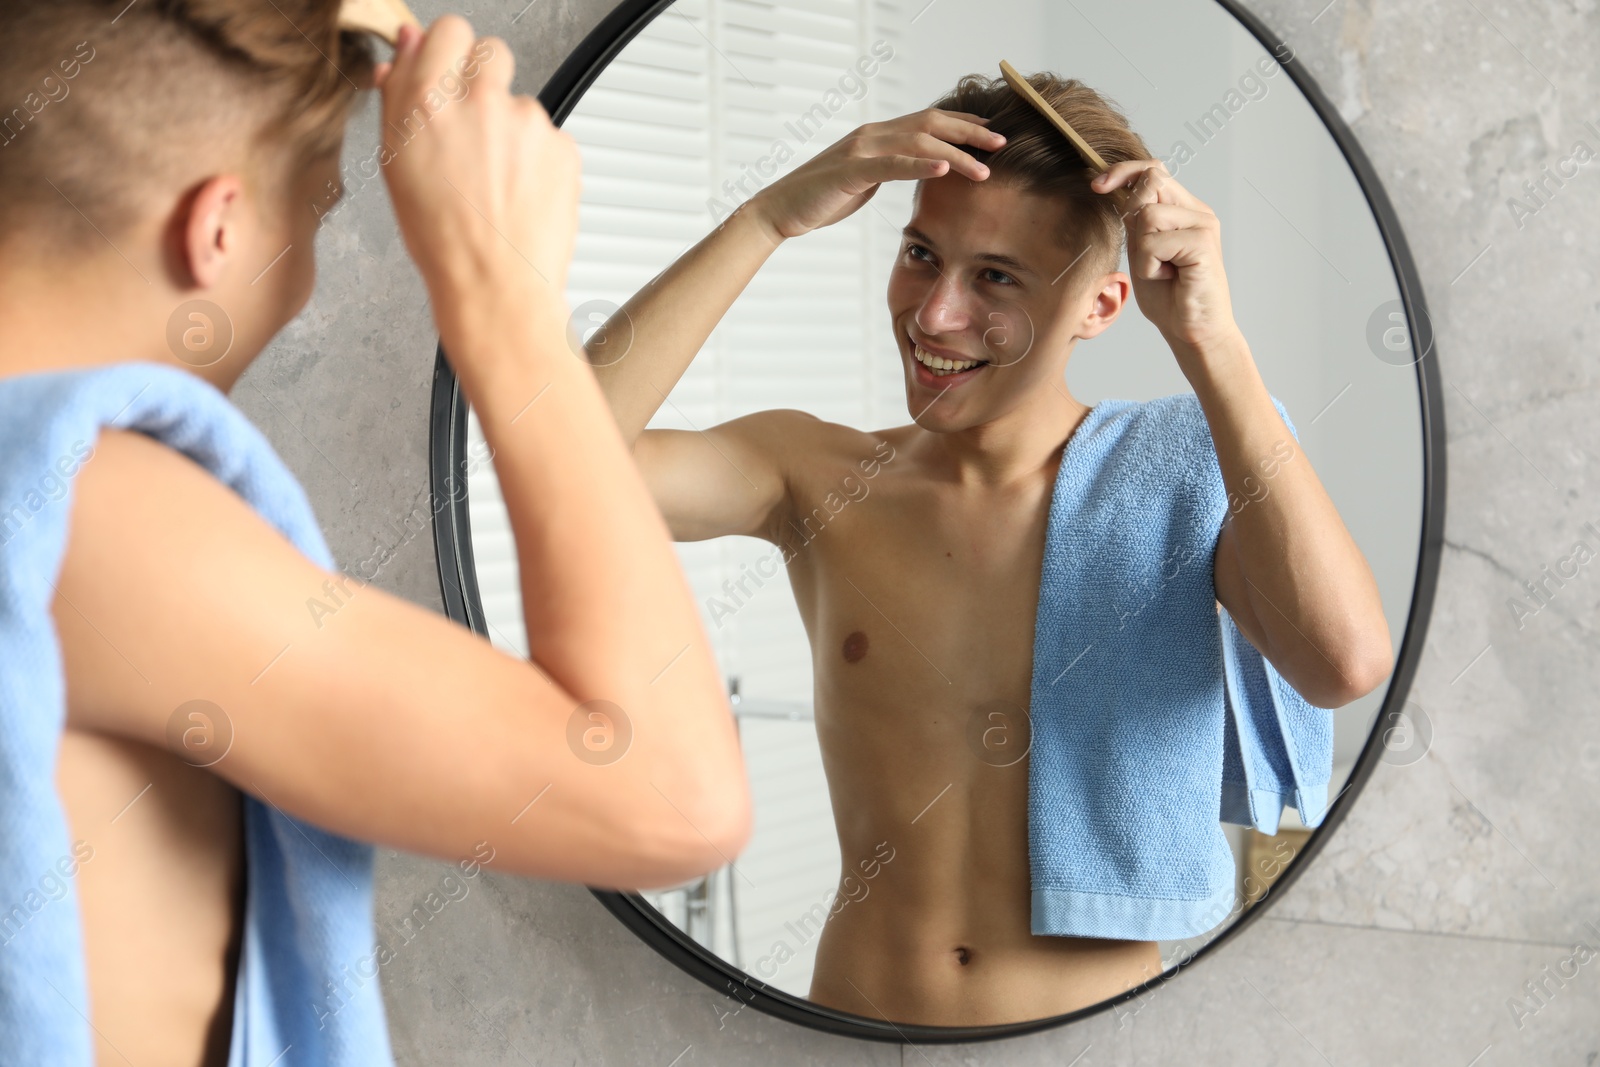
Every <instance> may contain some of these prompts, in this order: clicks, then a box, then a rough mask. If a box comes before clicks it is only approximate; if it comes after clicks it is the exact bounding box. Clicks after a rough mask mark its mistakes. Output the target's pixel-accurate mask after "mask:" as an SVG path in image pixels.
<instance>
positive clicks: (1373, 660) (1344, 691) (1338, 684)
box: [1306, 639, 1394, 708]
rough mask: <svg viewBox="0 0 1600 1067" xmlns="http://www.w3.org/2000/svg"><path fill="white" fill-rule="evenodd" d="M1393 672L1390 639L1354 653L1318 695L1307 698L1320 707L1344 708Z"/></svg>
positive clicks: (1321, 688)
mask: <svg viewBox="0 0 1600 1067" xmlns="http://www.w3.org/2000/svg"><path fill="white" fill-rule="evenodd" d="M1393 672H1394V653H1393V651H1392V650H1391V649H1390V648H1389V643H1388V640H1387V639H1385V640H1384V642H1383V643H1382V644H1381V645H1378V644H1374V645H1373V646H1372V647H1371V648H1368V649H1366V650H1364V651H1362V652H1360V653H1358V654H1352V655H1350V656H1348V657H1346V658H1345V659H1344V661H1343V662H1342V663H1340V664H1339V666H1338V668H1337V670H1336V671H1335V672H1330V676H1329V677H1328V678H1326V679H1325V684H1324V685H1322V686H1321V687H1320V692H1319V693H1318V698H1317V699H1312V698H1311V697H1310V696H1307V697H1306V699H1307V700H1308V701H1310V702H1311V703H1312V704H1315V705H1316V706H1317V707H1320V708H1342V707H1344V706H1345V705H1346V704H1351V703H1354V702H1355V701H1357V700H1360V699H1361V698H1362V697H1364V696H1366V695H1367V694H1368V693H1370V692H1372V691H1373V690H1374V689H1377V688H1378V687H1379V686H1380V685H1382V684H1383V683H1384V682H1386V681H1388V679H1389V676H1390V674H1392V673H1393Z"/></svg>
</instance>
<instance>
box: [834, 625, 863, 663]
mask: <svg viewBox="0 0 1600 1067" xmlns="http://www.w3.org/2000/svg"><path fill="white" fill-rule="evenodd" d="M839 651H840V653H842V654H843V656H844V661H845V662H846V663H860V662H861V660H862V659H863V658H865V656H866V654H867V635H866V634H865V633H864V632H862V631H861V630H856V631H854V632H853V633H851V635H850V636H849V637H846V638H845V639H844V645H843V647H841V648H840V649H839Z"/></svg>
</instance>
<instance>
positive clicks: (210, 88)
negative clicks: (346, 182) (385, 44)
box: [0, 0, 373, 254]
mask: <svg viewBox="0 0 1600 1067" xmlns="http://www.w3.org/2000/svg"><path fill="white" fill-rule="evenodd" d="M339 7H340V0H134V2H132V3H129V0H50V2H48V3H45V2H24V0H5V2H4V3H3V4H0V244H9V243H10V242H11V241H13V240H14V239H21V240H22V241H23V242H24V243H27V244H29V245H32V246H36V247H38V248H39V249H40V250H46V249H48V250H51V251H53V252H55V253H57V254H60V253H67V254H70V253H72V252H76V251H82V250H85V249H87V248H89V247H91V246H92V245H93V243H94V242H103V241H105V240H110V241H111V242H112V243H113V244H115V243H116V240H117V238H118V237H119V236H122V235H125V234H127V233H128V232H129V231H130V230H132V229H133V228H134V227H136V226H137V225H139V224H141V223H144V222H148V221H150V220H151V218H152V217H153V216H154V215H155V214H156V213H158V212H165V211H167V210H168V209H170V208H171V207H172V206H173V205H174V204H176V203H177V202H178V201H179V200H180V199H181V198H182V197H183V196H184V195H185V194H186V193H187V192H188V191H190V190H192V188H193V187H194V186H195V185H197V184H198V183H199V182H201V181H203V180H204V179H206V178H208V177H211V176H213V175H216V174H218V173H221V172H224V171H234V172H238V173H241V174H242V175H243V176H244V177H245V178H246V180H247V181H248V182H250V183H252V184H253V185H255V186H256V191H257V193H258V194H259V196H260V198H261V201H262V202H264V203H269V204H270V203H273V202H276V201H277V200H279V199H281V193H280V192H279V190H278V189H276V188H274V186H275V185H277V184H279V183H282V182H284V181H285V180H287V177H288V176H289V175H292V174H294V173H296V172H297V171H298V170H301V169H303V168H304V167H305V166H306V164H307V163H309V162H311V161H313V160H316V159H320V158H323V157H324V156H326V155H328V154H329V153H331V152H333V151H335V150H337V149H338V147H339V146H340V144H341V142H342V140H343V137H344V127H345V122H346V119H347V118H348V117H349V113H350V110H351V107H352V105H353V103H354V102H355V100H356V99H357V97H358V95H359V94H358V87H363V86H366V85H369V84H370V82H371V74H372V67H373V57H372V53H371V50H370V48H371V46H370V44H369V43H368V42H367V41H366V40H365V38H364V37H362V36H360V35H354V34H349V33H343V34H342V33H341V32H340V30H339V28H338V18H339Z"/></svg>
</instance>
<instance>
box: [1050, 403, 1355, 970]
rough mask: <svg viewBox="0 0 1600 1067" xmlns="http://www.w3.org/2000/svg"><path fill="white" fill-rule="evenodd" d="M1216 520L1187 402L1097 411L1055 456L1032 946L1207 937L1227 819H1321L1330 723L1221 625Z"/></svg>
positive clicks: (1210, 471)
mask: <svg viewBox="0 0 1600 1067" xmlns="http://www.w3.org/2000/svg"><path fill="white" fill-rule="evenodd" d="M1272 402H1273V404H1274V406H1276V408H1277V409H1278V413H1279V414H1280V415H1282V416H1283V419H1284V422H1285V423H1286V424H1287V425H1288V427H1289V430H1290V431H1291V432H1292V433H1294V435H1295V438H1296V440H1298V439H1299V432H1298V431H1296V430H1295V429H1294V424H1293V423H1292V422H1290V421H1289V414H1288V412H1287V411H1286V410H1285V409H1284V407H1283V405H1282V404H1281V403H1279V401H1278V400H1277V399H1276V398H1274V399H1273V401H1272ZM1291 462H1292V461H1291ZM1257 477H1258V478H1260V475H1259V474H1257ZM1266 485H1267V486H1268V487H1269V489H1270V486H1271V482H1270V481H1267V482H1266ZM1244 506H1245V507H1251V506H1255V505H1252V504H1249V503H1246V504H1245V505H1244ZM1227 511H1228V498H1227V491H1226V489H1225V487H1224V485H1223V482H1222V472H1221V469H1220V467H1219V466H1218V463H1217V456H1216V450H1215V446H1214V445H1213V443H1212V440H1211V430H1210V427H1209V426H1208V425H1207V423H1206V419H1205V413H1204V412H1203V411H1202V409H1201V407H1200V401H1199V398H1198V397H1196V396H1195V395H1194V394H1193V393H1185V394H1179V395H1176V396H1167V397H1160V398H1158V399H1156V400H1151V401H1146V402H1142V403H1141V402H1137V401H1132V400H1105V401H1102V402H1100V403H1098V404H1096V405H1095V406H1094V407H1093V408H1092V409H1091V410H1090V411H1089V413H1088V414H1087V415H1086V416H1085V417H1084V419H1083V421H1082V423H1080V424H1079V426H1078V428H1077V430H1076V431H1075V432H1074V433H1073V435H1072V437H1071V438H1069V439H1068V441H1067V446H1066V449H1065V453H1064V455H1063V458H1062V461H1061V468H1060V471H1059V473H1058V474H1057V477H1056V484H1055V490H1054V492H1053V494H1052V496H1051V501H1050V517H1049V524H1048V527H1047V531H1046V536H1045V554H1044V568H1043V576H1042V580H1041V584H1040V589H1039V607H1038V617H1037V620H1036V623H1035V629H1034V652H1033V680H1032V693H1031V698H1030V712H1029V714H1030V720H1031V725H1032V748H1031V749H1030V752H1029V767H1028V848H1029V860H1030V867H1031V874H1032V887H1033V900H1032V927H1031V928H1032V931H1033V933H1035V934H1070V935H1075V936H1081V937H1107V938H1125V939H1130V940H1145V941H1162V940H1177V939H1180V938H1185V937H1191V936H1194V935H1196V934H1202V933H1205V932H1206V931H1207V930H1210V929H1212V928H1213V927H1215V926H1216V925H1217V924H1218V923H1219V922H1221V921H1222V920H1223V919H1224V918H1226V917H1227V916H1228V914H1229V913H1230V911H1232V909H1233V907H1234V871H1235V863H1234V858H1233V853H1232V850H1231V849H1230V848H1229V846H1228V840H1227V837H1226V836H1225V835H1224V834H1223V832H1222V827H1221V825H1220V823H1221V822H1222V821H1227V822H1233V823H1238V824H1241V825H1251V826H1255V827H1257V828H1258V829H1260V830H1261V831H1263V832H1265V833H1268V834H1272V833H1276V832H1277V830H1278V821H1279V818H1280V816H1281V814H1282V812H1283V808H1284V805H1285V804H1293V805H1294V806H1295V807H1296V809H1297V810H1298V811H1299V813H1300V817H1301V819H1302V820H1303V821H1304V822H1305V824H1306V825H1307V826H1317V825H1318V824H1320V823H1321V821H1322V819H1323V816H1324V815H1325V814H1326V810H1325V809H1326V806H1327V795H1328V778H1329V776H1330V774H1331V772H1332V764H1333V714H1332V712H1330V711H1328V710H1327V709H1323V708H1317V707H1313V706H1312V705H1310V704H1308V703H1307V702H1306V701H1305V699H1304V698H1303V697H1302V696H1301V695H1300V694H1299V693H1297V692H1296V691H1295V690H1294V688H1293V687H1292V686H1290V685H1289V683H1288V682H1286V681H1285V680H1284V679H1283V678H1282V677H1281V676H1280V675H1279V674H1278V672H1277V671H1276V670H1274V669H1273V667H1272V664H1271V663H1269V662H1268V661H1267V660H1266V658H1265V657H1264V656H1262V655H1261V653H1260V652H1258V651H1257V650H1256V649H1255V647H1254V646H1253V645H1251V644H1250V642H1249V640H1248V639H1246V638H1245V637H1244V635H1243V634H1242V633H1240V632H1239V630H1238V627H1237V626H1235V625H1234V623H1233V620H1232V619H1231V618H1230V617H1229V616H1228V613H1227V609H1225V608H1223V609H1221V610H1220V611H1219V610H1218V605H1217V602H1216V587H1215V584H1214V582H1213V579H1212V564H1213V561H1214V560H1215V557H1216V546H1217V537H1218V535H1219V534H1220V532H1221V529H1222V521H1223V518H1224V517H1225V516H1226V514H1227Z"/></svg>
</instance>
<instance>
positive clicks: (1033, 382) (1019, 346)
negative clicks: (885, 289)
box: [888, 174, 1125, 433]
mask: <svg viewBox="0 0 1600 1067" xmlns="http://www.w3.org/2000/svg"><path fill="white" fill-rule="evenodd" d="M1064 232H1066V229H1065V209H1064V208H1063V207H1062V206H1061V205H1060V204H1059V203H1058V202H1056V201H1054V200H1051V199H1048V198H1046V197H1044V196H1040V195H1038V194H1035V193H1028V192H1023V191H1021V190H1019V189H1018V188H1017V187H1015V186H1014V185H1011V184H1010V183H1008V182H1005V181H1004V180H1003V179H994V178H990V179H988V180H986V181H981V182H974V181H971V180H969V179H967V178H965V177H962V176H960V175H956V174H946V175H945V176H943V177H939V178H929V179H926V180H924V181H923V182H921V183H920V185H919V187H918V189H917V193H916V196H915V199H914V200H913V207H912V212H911V221H910V222H909V223H908V224H907V225H906V227H905V231H904V237H903V238H902V241H901V245H900V254H899V256H898V258H897V259H896V260H895V265H894V269H893V270H892V271H891V272H890V274H889V294H888V296H889V315H890V318H891V320H892V322H893V324H894V330H895V338H896V344H897V345H898V346H899V349H900V357H901V361H902V363H903V365H904V369H905V376H906V403H907V407H908V408H909V409H910V412H911V415H912V417H913V418H915V419H916V421H917V423H918V424H919V425H921V426H922V427H923V428H924V429H928V430H932V431H934V432H938V433H948V432H953V431H956V430H963V429H967V428H969V427H973V426H978V425H982V424H984V423H987V422H991V421H993V420H994V419H996V418H998V417H1000V416H1002V415H1004V414H1006V413H1007V412H1010V411H1012V410H1014V409H1016V408H1017V407H1018V406H1020V405H1022V404H1024V403H1025V402H1026V401H1027V400H1029V399H1030V398H1032V397H1033V396H1035V395H1036V394H1037V392H1038V391H1039V390H1041V389H1052V388H1056V387H1057V386H1058V385H1059V384H1060V383H1061V381H1062V378H1063V375H1064V373H1065V368H1066V361H1067V356H1068V355H1069V354H1070V353H1071V350H1072V346H1073V344H1074V343H1075V341H1076V340H1077V338H1079V337H1087V336H1092V335H1093V334H1095V333H1098V332H1099V331H1100V330H1103V329H1105V327H1106V326H1109V325H1110V322H1111V320H1112V319H1114V318H1115V317H1116V314H1117V312H1118V310H1119V309H1120V304H1121V301H1120V299H1118V300H1114V302H1113V303H1112V304H1111V305H1110V306H1108V305H1107V303H1106V298H1105V297H1104V293H1103V289H1104V287H1106V286H1108V285H1109V286H1110V287H1111V288H1112V289H1115V288H1116V284H1115V282H1114V281H1113V280H1112V279H1114V278H1116V277H1118V276H1119V275H1120V272H1117V273H1115V274H1113V275H1109V276H1107V277H1105V278H1100V279H1095V280H1094V281H1092V282H1090V283H1089V284H1088V285H1087V286H1086V287H1085V288H1084V290H1083V291H1082V292H1078V293H1069V292H1066V291H1065V289H1066V280H1065V279H1064V278H1063V272H1064V271H1065V270H1066V268H1067V267H1068V266H1069V265H1071V264H1072V263H1073V261H1074V260H1075V259H1076V258H1077V257H1078V256H1079V254H1080V253H1082V252H1083V251H1084V250H1083V248H1081V247H1077V248H1068V247H1065V246H1064V245H1063V244H1062V243H1061V239H1060V238H1061V235H1062V234H1063V233H1064ZM1123 277H1125V275H1124V276H1123ZM1058 281H1059V282H1060V284H1056V283H1057V282H1058ZM1081 284H1082V282H1081V280H1080V285H1081ZM1095 316H1098V317H1095ZM919 354H924V355H931V356H933V357H935V358H936V359H939V360H943V361H946V362H947V363H954V364H955V365H956V369H954V370H953V371H952V370H950V369H946V368H944V367H938V368H936V367H930V366H928V365H927V364H926V363H925V362H924V360H923V359H919V358H918V356H919ZM973 361H977V362H975V363H974V362H973ZM962 368H966V369H962Z"/></svg>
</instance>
